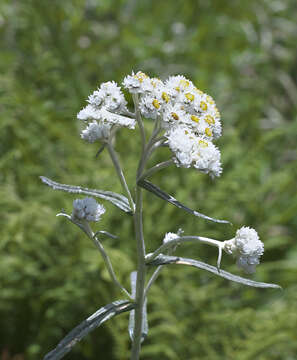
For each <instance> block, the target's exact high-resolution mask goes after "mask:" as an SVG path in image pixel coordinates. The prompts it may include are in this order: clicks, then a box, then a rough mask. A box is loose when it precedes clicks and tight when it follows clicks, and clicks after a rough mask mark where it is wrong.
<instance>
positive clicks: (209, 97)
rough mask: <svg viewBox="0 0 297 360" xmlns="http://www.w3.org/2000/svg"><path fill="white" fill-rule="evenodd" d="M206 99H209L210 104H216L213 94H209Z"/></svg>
mask: <svg viewBox="0 0 297 360" xmlns="http://www.w3.org/2000/svg"><path fill="white" fill-rule="evenodd" d="M206 101H207V102H208V103H209V104H211V105H213V104H214V101H213V98H212V97H211V96H209V95H207V97H206Z"/></svg>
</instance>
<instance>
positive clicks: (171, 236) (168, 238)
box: [163, 232, 179, 244]
mask: <svg viewBox="0 0 297 360" xmlns="http://www.w3.org/2000/svg"><path fill="white" fill-rule="evenodd" d="M178 238H179V235H177V234H175V233H172V232H168V233H166V234H165V237H164V239H163V244H165V243H167V242H168V241H171V240H174V239H178Z"/></svg>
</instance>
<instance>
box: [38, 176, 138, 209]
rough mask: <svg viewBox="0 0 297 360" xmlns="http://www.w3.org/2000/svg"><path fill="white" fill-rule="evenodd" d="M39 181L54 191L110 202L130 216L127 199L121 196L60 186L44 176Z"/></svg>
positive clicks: (76, 187)
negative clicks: (83, 195)
mask: <svg viewBox="0 0 297 360" xmlns="http://www.w3.org/2000/svg"><path fill="white" fill-rule="evenodd" d="M40 179H41V181H42V182H43V183H44V184H46V185H48V186H50V187H51V188H52V189H54V190H61V191H66V192H69V193H73V194H85V195H89V196H94V197H98V198H100V199H104V200H107V201H110V202H111V203H113V204H114V205H115V206H117V207H118V208H120V209H121V210H123V211H125V212H126V213H129V214H132V212H131V208H130V205H129V201H128V199H127V198H126V197H125V196H124V195H121V194H117V193H114V192H112V191H103V190H97V189H88V188H83V187H81V186H75V185H66V184H60V183H57V182H56V181H53V180H51V179H48V178H47V177H45V176H40Z"/></svg>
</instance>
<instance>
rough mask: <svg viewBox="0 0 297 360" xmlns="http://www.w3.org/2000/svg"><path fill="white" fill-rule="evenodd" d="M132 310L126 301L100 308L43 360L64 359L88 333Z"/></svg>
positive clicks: (115, 302) (132, 305)
mask: <svg viewBox="0 0 297 360" xmlns="http://www.w3.org/2000/svg"><path fill="white" fill-rule="evenodd" d="M133 308H134V304H132V303H131V302H129V301H127V300H119V301H114V302H113V303H111V304H108V305H106V306H104V307H102V308H100V309H99V310H97V311H96V312H95V313H94V314H93V315H91V316H90V317H88V318H87V319H86V320H84V321H83V322H82V323H80V324H79V325H78V326H76V327H75V328H74V329H73V330H72V331H70V333H69V334H68V335H66V336H65V337H64V339H63V340H61V341H60V342H59V344H58V345H57V347H56V348H55V349H54V350H52V351H50V352H49V353H48V354H47V355H45V357H44V358H43V360H59V359H62V357H64V355H66V354H67V353H68V352H69V351H70V350H71V349H72V348H73V347H74V345H75V344H76V343H77V342H79V341H80V340H81V339H82V338H84V337H85V336H86V335H87V334H88V333H89V332H91V331H92V330H94V329H96V328H97V327H98V326H100V325H101V324H102V323H104V322H105V321H106V320H109V319H110V318H112V317H113V316H115V315H118V314H121V313H123V312H126V311H129V310H131V309H133Z"/></svg>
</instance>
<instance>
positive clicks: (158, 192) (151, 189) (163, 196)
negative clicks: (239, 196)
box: [138, 180, 231, 224]
mask: <svg viewBox="0 0 297 360" xmlns="http://www.w3.org/2000/svg"><path fill="white" fill-rule="evenodd" d="M138 185H139V186H141V187H142V188H144V189H145V190H147V191H149V192H151V193H153V194H155V195H156V196H158V197H159V198H161V199H163V200H165V201H167V202H169V203H170V204H172V205H174V206H176V207H178V208H179V209H182V210H184V211H186V212H188V213H190V214H192V215H194V216H198V217H201V218H203V219H205V220H210V221H213V222H216V223H222V224H231V223H230V222H229V221H227V220H218V219H214V218H212V217H210V216H207V215H204V214H201V213H200V212H198V211H196V210H192V209H190V208H188V207H187V206H185V205H183V204H182V203H181V202H179V201H178V200H176V199H175V198H174V197H173V196H171V195H169V194H167V193H166V192H164V191H163V190H161V189H160V188H159V187H158V186H156V185H154V184H152V183H151V182H149V181H147V180H140V181H139V182H138Z"/></svg>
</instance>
